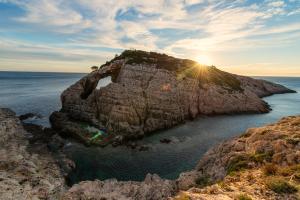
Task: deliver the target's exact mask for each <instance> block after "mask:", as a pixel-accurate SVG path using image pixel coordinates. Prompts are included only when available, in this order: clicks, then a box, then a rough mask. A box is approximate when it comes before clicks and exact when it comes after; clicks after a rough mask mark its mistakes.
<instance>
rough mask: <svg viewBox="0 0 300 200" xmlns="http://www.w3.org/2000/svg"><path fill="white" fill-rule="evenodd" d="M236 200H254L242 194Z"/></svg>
mask: <svg viewBox="0 0 300 200" xmlns="http://www.w3.org/2000/svg"><path fill="white" fill-rule="evenodd" d="M236 200H252V198H251V197H249V196H248V195H246V194H240V195H238V196H237V198H236Z"/></svg>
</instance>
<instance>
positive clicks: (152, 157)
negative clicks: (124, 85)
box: [0, 72, 300, 184]
mask: <svg viewBox="0 0 300 200" xmlns="http://www.w3.org/2000/svg"><path fill="white" fill-rule="evenodd" d="M84 75H85V74H77V73H41V72H0V107H7V108H11V109H12V110H14V111H15V112H16V113H17V114H18V115H21V114H25V113H29V112H31V113H36V114H39V115H41V116H42V117H41V118H33V119H30V120H29V121H28V122H30V123H35V124H39V125H42V126H44V127H49V126H50V124H49V120H48V118H49V115H50V114H51V113H52V112H53V111H56V110H59V109H60V108H61V103H60V94H61V93H62V92H63V90H65V89H66V88H67V87H68V86H70V85H71V84H74V83H75V82H76V81H78V80H79V79H80V78H81V77H83V76H84ZM254 78H259V79H264V80H268V81H272V82H275V83H279V84H282V85H285V86H286V87H288V88H290V89H293V90H296V91H297V92H298V93H291V94H279V95H273V96H270V97H266V98H264V100H265V101H266V102H268V103H269V105H270V106H271V108H272V111H271V112H269V113H266V114H240V115H220V116H210V117H200V118H198V119H196V120H193V121H189V122H186V123H185V124H182V125H178V126H176V127H174V128H171V129H168V130H164V131H159V132H156V133H155V134H152V135H150V136H147V137H145V138H144V139H142V140H139V141H138V142H137V143H139V144H140V145H147V146H149V147H150V149H149V150H148V151H139V150H137V149H131V148H128V147H125V146H120V147H111V146H107V147H105V148H101V147H86V146H84V145H82V144H80V143H77V142H76V141H73V140H70V141H69V143H68V145H66V146H65V147H64V153H66V154H67V155H68V156H69V157H70V158H71V159H73V160H74V161H75V164H76V169H75V170H74V171H73V172H71V174H70V176H69V179H70V180H69V182H70V184H74V183H78V182H80V181H83V180H95V179H100V180H105V179H110V178H116V179H117V180H134V181H141V180H143V179H144V178H145V176H146V175H147V174H148V173H151V174H158V175H159V176H161V177H163V178H168V179H176V178H177V177H178V176H179V174H180V173H181V172H183V171H187V170H191V169H193V168H194V167H195V166H196V164H197V162H198V161H199V159H201V157H202V156H203V154H204V153H205V152H206V151H207V150H208V149H209V148H211V147H213V146H214V145H216V144H218V143H220V142H222V141H225V140H228V139H230V138H233V137H236V136H239V135H241V134H242V133H243V132H244V131H246V130H247V129H248V128H250V127H259V126H263V125H266V124H270V123H274V122H276V121H277V120H279V119H280V118H282V117H285V116H290V115H300V77H254ZM164 138H168V139H172V141H173V142H172V143H170V144H162V143H161V142H160V140H161V139H164Z"/></svg>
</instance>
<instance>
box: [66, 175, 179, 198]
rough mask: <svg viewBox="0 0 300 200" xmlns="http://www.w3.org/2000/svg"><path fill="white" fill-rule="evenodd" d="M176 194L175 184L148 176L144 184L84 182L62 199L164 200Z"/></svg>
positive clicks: (131, 182) (132, 182)
mask: <svg viewBox="0 0 300 200" xmlns="http://www.w3.org/2000/svg"><path fill="white" fill-rule="evenodd" d="M175 192H176V185H175V183H174V182H172V181H169V180H163V179H161V178H160V177H159V176H157V175H150V174H148V175H147V176H146V178H145V180H144V181H143V182H134V181H127V182H121V181H117V180H114V179H110V180H106V181H98V180H96V181H84V182H81V183H79V184H78V185H74V186H73V187H72V188H71V189H70V190H69V191H68V192H67V193H66V194H65V195H64V196H63V198H62V199H64V200H76V199H106V200H113V199H120V200H121V199H124V200H125V199H126V200H162V199H167V198H168V197H171V196H174V195H175Z"/></svg>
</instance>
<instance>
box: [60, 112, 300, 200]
mask: <svg viewBox="0 0 300 200" xmlns="http://www.w3.org/2000/svg"><path fill="white" fill-rule="evenodd" d="M299 191H300V116H296V117H286V118H283V119H281V120H280V121H278V122H277V123H275V124H270V125H268V126H265V127H260V128H251V129H249V130H247V131H246V132H245V133H244V134H243V135H241V136H240V137H237V138H234V139H232V140H229V141H226V142H223V143H221V144H219V145H217V146H216V147H214V148H212V149H211V150H209V151H208V152H207V153H206V154H205V156H204V157H203V158H202V159H201V160H200V161H199V163H198V165H197V166H196V168H195V169H194V170H192V171H190V172H185V173H182V174H181V175H180V177H179V179H177V180H175V181H168V180H163V179H161V178H159V177H158V176H156V175H148V176H147V177H146V179H145V181H144V182H131V181H127V182H121V181H120V182H118V181H116V180H106V181H98V180H97V181H85V182H81V183H79V184H76V185H74V186H73V187H72V188H71V189H70V190H69V191H68V192H67V193H66V194H65V195H64V196H63V199H66V200H71V199H72V200H76V199H99V200H100V199H107V200H112V199H127V200H150V199H151V200H163V199H173V200H213V199H217V200H227V199H228V200H230V199H237V200H251V199H252V200H264V199H265V200H288V199H290V200H292V199H294V200H296V199H299V198H300V192H299ZM175 193H176V195H175Z"/></svg>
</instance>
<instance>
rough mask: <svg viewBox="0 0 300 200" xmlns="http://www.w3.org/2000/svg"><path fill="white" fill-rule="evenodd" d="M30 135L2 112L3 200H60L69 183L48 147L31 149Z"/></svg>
mask: <svg viewBox="0 0 300 200" xmlns="http://www.w3.org/2000/svg"><path fill="white" fill-rule="evenodd" d="M30 136H31V135H30V134H29V133H28V132H26V131H25V130H24V128H23V126H22V124H21V122H20V120H19V119H18V118H17V117H16V115H15V113H13V112H12V111H11V110H9V109H0V199H3V200H4V199H5V200H16V199H18V200H19V199H20V200H23V199H24V200H25V199H58V198H59V197H60V196H61V195H62V194H63V193H64V192H65V180H64V177H63V175H62V172H61V170H60V168H59V167H58V165H57V162H56V160H55V159H54V158H53V156H52V154H51V153H50V152H49V151H48V150H47V149H46V148H45V146H38V147H37V148H36V149H33V148H30V147H29V142H28V138H29V137H30Z"/></svg>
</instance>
